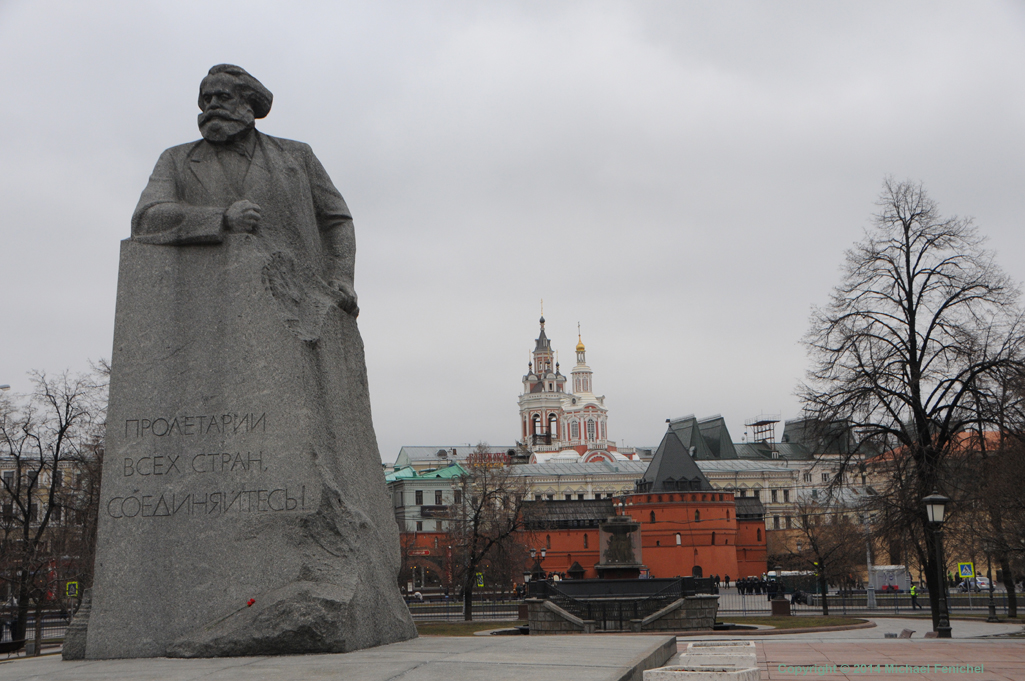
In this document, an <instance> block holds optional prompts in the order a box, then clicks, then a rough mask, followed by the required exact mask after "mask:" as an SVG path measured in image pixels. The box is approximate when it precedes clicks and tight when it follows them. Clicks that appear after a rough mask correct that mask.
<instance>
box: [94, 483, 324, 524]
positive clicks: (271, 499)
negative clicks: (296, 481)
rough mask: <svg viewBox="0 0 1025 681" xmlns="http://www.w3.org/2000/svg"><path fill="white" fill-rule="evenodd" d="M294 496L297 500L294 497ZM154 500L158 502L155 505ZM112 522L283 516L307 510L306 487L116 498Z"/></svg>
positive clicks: (110, 509)
mask: <svg viewBox="0 0 1025 681" xmlns="http://www.w3.org/2000/svg"><path fill="white" fill-rule="evenodd" d="M293 495H294V496H293ZM154 500H155V501H154ZM106 509H107V515H109V516H110V517H111V518H115V519H118V520H120V519H122V518H170V517H173V516H176V515H179V514H181V515H182V516H212V515H220V516H225V515H228V514H231V513H239V514H240V513H280V512H282V511H305V510H306V486H305V485H301V486H300V487H299V492H298V493H296V491H295V490H294V489H292V490H289V489H288V488H287V487H282V488H278V489H242V490H232V491H230V492H203V493H202V494H199V493H196V492H190V493H187V494H184V495H179V494H176V493H170V494H159V495H155V494H142V495H138V494H136V495H132V496H127V497H113V498H111V499H110V500H109V501H108V502H107V504H106Z"/></svg>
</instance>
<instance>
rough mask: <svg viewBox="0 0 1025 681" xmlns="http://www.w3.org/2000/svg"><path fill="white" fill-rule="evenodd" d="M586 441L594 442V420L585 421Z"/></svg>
mask: <svg viewBox="0 0 1025 681" xmlns="http://www.w3.org/2000/svg"><path fill="white" fill-rule="evenodd" d="M587 439H588V440H594V420H593V419H587Z"/></svg>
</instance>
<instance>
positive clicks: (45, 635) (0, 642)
mask: <svg viewBox="0 0 1025 681" xmlns="http://www.w3.org/2000/svg"><path fill="white" fill-rule="evenodd" d="M69 622H70V617H68V616H67V615H62V614H60V613H56V612H55V613H44V614H43V619H42V624H43V626H42V644H43V645H48V644H55V643H62V642H63V641H64V632H66V631H67V629H68V624H69ZM0 623H2V625H3V630H2V631H0V654H10V653H13V652H16V651H17V650H21V649H22V648H24V646H25V642H24V641H17V642H15V641H12V640H11V634H12V628H11V620H10V619H6V618H5V619H3V620H0ZM35 638H36V618H35V616H34V615H32V614H30V615H29V617H28V625H27V626H26V627H25V639H26V640H28V641H34V640H35Z"/></svg>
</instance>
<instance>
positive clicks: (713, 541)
mask: <svg viewBox="0 0 1025 681" xmlns="http://www.w3.org/2000/svg"><path fill="white" fill-rule="evenodd" d="M712 546H715V532H713V533H712Z"/></svg>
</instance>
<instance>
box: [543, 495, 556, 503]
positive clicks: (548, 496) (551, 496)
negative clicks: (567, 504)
mask: <svg viewBox="0 0 1025 681" xmlns="http://www.w3.org/2000/svg"><path fill="white" fill-rule="evenodd" d="M545 498H546V499H548V501H555V495H554V494H548V495H546V496H545Z"/></svg>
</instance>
